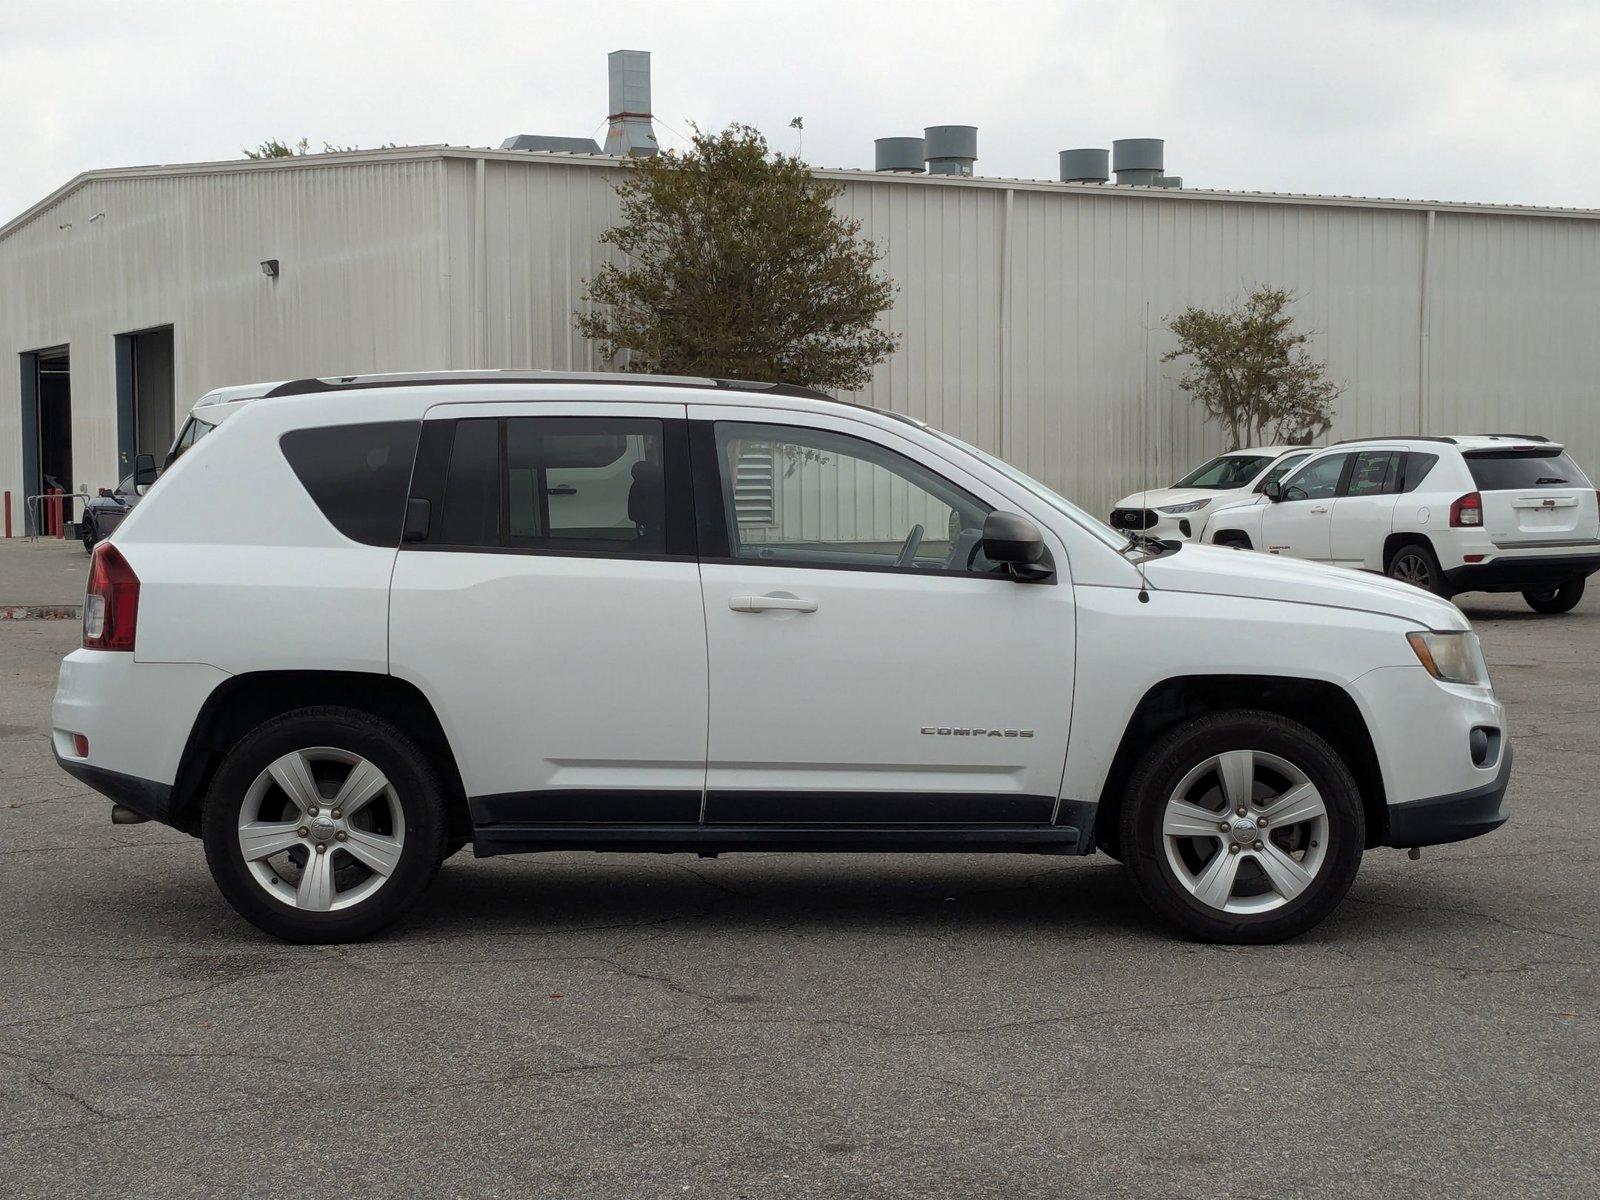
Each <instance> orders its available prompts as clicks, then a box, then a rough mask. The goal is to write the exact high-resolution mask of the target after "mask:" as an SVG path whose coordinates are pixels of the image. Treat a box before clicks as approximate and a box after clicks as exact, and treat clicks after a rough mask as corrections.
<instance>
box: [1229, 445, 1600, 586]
mask: <svg viewBox="0 0 1600 1200" xmlns="http://www.w3.org/2000/svg"><path fill="white" fill-rule="evenodd" d="M1201 536H1202V538H1203V540H1205V541H1207V542H1211V543H1213V544H1215V545H1219V546H1236V547H1242V548H1244V549H1249V550H1264V551H1266V552H1267V553H1268V554H1281V555H1286V556H1289V557H1293V558H1306V559H1312V560H1314V561H1317V562H1327V563H1334V564H1336V565H1339V566H1346V567H1358V568H1361V569H1364V570H1368V571H1378V572H1381V573H1383V574H1385V575H1389V576H1391V577H1392V578H1395V579H1401V580H1404V581H1405V582H1407V583H1412V584H1415V585H1416V586H1418V587H1421V588H1426V589H1427V590H1428V591H1430V592H1433V593H1434V594H1435V595H1439V596H1446V597H1448V596H1454V595H1458V594H1459V593H1462V592H1521V593H1522V595H1523V598H1524V599H1525V600H1526V601H1527V602H1528V605H1529V606H1530V607H1531V608H1533V609H1534V610H1535V611H1537V612H1542V613H1563V612H1568V611H1569V610H1571V609H1572V608H1573V607H1575V606H1576V605H1577V603H1578V601H1579V600H1580V599H1582V597H1583V588H1584V580H1585V579H1586V578H1587V577H1588V576H1589V575H1591V574H1593V573H1594V572H1595V571H1596V570H1600V504H1597V497H1596V495H1595V490H1594V485H1593V484H1592V483H1591V482H1590V481H1589V478H1588V476H1587V475H1585V474H1584V473H1583V470H1582V468H1580V467H1579V466H1578V464H1577V463H1575V462H1573V460H1572V457H1571V456H1570V455H1569V454H1567V453H1566V452H1565V450H1563V448H1562V447H1561V446H1559V445H1558V444H1556V443H1555V442H1551V441H1549V440H1547V439H1545V438H1542V437H1535V436H1531V435H1525V434H1494V435H1485V436H1471V437H1402V438H1368V439H1358V440H1355V441H1350V442H1341V443H1339V444H1338V445H1336V446H1331V447H1328V448H1327V449H1324V450H1320V451H1318V452H1317V453H1316V454H1315V455H1314V456H1313V457H1311V458H1308V459H1307V460H1305V462H1304V463H1303V464H1302V465H1301V466H1300V467H1299V469H1298V470H1296V471H1295V472H1293V473H1292V474H1290V475H1288V476H1286V477H1285V478H1283V479H1282V480H1281V481H1278V482H1275V483H1273V484H1270V485H1268V486H1267V487H1265V488H1264V489H1263V492H1262V495H1261V496H1259V497H1251V498H1249V499H1248V500H1245V501H1242V502H1237V503H1234V504H1231V505H1228V506H1224V507H1223V508H1221V509H1219V510H1217V511H1214V512H1212V513H1211V515H1210V517H1209V519H1208V520H1207V522H1206V525H1205V527H1204V529H1203V530H1202V533H1201Z"/></svg>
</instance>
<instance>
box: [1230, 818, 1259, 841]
mask: <svg viewBox="0 0 1600 1200" xmlns="http://www.w3.org/2000/svg"><path fill="white" fill-rule="evenodd" d="M1256 837H1257V830H1256V823H1255V822H1254V821H1251V820H1247V819H1246V818H1244V817H1240V818H1238V819H1237V820H1236V821H1234V823H1233V840H1234V841H1236V842H1240V843H1242V844H1245V845H1248V844H1250V843H1251V842H1254V841H1255V840H1256Z"/></svg>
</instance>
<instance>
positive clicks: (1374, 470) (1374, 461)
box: [1345, 450, 1400, 496]
mask: <svg viewBox="0 0 1600 1200" xmlns="http://www.w3.org/2000/svg"><path fill="white" fill-rule="evenodd" d="M1399 459H1400V452H1399V451H1398V450H1363V451H1362V452H1361V453H1360V454H1358V455H1356V465H1355V466H1354V467H1353V468H1351V471H1350V485H1349V487H1348V488H1347V489H1346V490H1345V495H1347V496H1381V495H1383V494H1384V493H1385V492H1392V491H1394V485H1395V484H1396V483H1397V482H1398V474H1399Z"/></svg>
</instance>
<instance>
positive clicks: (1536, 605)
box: [1522, 578, 1584, 615]
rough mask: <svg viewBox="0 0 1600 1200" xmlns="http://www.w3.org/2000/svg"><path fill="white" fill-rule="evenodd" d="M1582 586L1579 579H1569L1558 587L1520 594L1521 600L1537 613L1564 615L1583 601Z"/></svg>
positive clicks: (1581, 581) (1582, 582)
mask: <svg viewBox="0 0 1600 1200" xmlns="http://www.w3.org/2000/svg"><path fill="white" fill-rule="evenodd" d="M1583 584H1584V581H1583V580H1582V579H1581V578H1580V579H1569V580H1568V581H1567V582H1566V583H1563V584H1562V585H1561V586H1560V587H1554V588H1543V589H1539V590H1530V591H1526V592H1523V593H1522V598H1523V599H1524V600H1526V601H1527V602H1528V607H1529V608H1531V609H1533V611H1534V612H1538V613H1550V614H1552V615H1553V614H1555V613H1564V612H1571V611H1572V610H1573V609H1575V608H1577V607H1578V601H1579V600H1582V599H1583Z"/></svg>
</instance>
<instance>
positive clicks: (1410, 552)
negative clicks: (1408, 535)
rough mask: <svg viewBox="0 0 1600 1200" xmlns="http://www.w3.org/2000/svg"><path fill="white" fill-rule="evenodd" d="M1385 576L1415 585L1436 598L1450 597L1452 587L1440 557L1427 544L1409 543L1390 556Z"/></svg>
mask: <svg viewBox="0 0 1600 1200" xmlns="http://www.w3.org/2000/svg"><path fill="white" fill-rule="evenodd" d="M1384 574H1386V575H1388V576H1389V578H1390V579H1398V580H1400V581H1401V582H1402V583H1409V584H1413V585H1415V586H1416V587H1419V588H1421V589H1422V590H1423V591H1426V592H1432V593H1433V594H1434V595H1435V596H1444V597H1446V598H1447V599H1448V598H1449V596H1450V585H1449V584H1448V583H1447V582H1446V581H1445V577H1444V571H1443V569H1442V568H1441V567H1440V566H1439V559H1438V556H1437V555H1435V554H1434V552H1433V547H1432V546H1430V545H1428V543H1427V542H1407V543H1406V544H1405V545H1403V546H1400V547H1399V548H1397V549H1396V550H1395V552H1394V553H1393V554H1391V555H1390V556H1389V564H1388V566H1387V567H1386V568H1385V569H1384Z"/></svg>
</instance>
